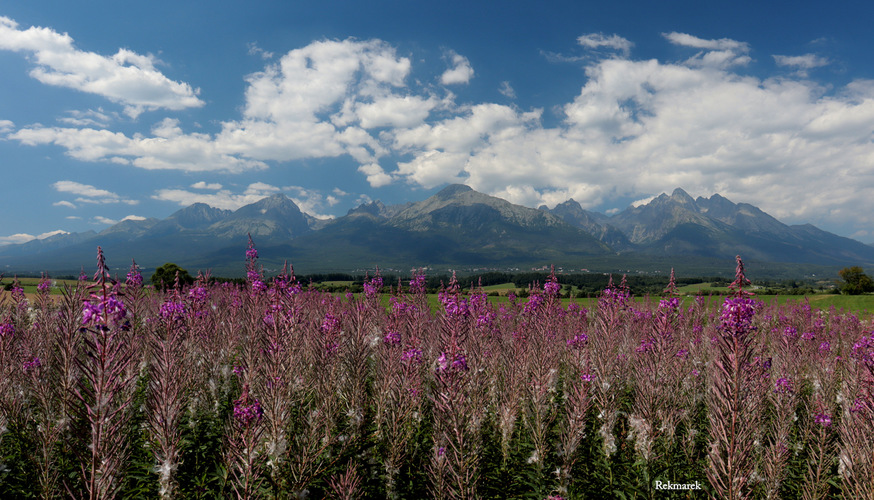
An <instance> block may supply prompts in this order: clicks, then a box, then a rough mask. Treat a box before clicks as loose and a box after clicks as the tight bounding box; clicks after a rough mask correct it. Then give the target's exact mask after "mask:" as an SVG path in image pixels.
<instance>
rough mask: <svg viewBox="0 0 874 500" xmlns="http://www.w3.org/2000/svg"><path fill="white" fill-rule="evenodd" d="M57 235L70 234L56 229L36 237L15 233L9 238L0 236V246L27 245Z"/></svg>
mask: <svg viewBox="0 0 874 500" xmlns="http://www.w3.org/2000/svg"><path fill="white" fill-rule="evenodd" d="M59 234H70V233H69V232H67V231H63V230H61V229H57V230H55V231H49V232H47V233H42V234H38V235H36V236H34V235H32V234H27V233H17V234H12V235H9V236H0V246H3V245H16V244H19V243H27V242H28V241H32V240H44V239H46V238H49V237H52V236H57V235H59Z"/></svg>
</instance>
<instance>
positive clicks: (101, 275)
mask: <svg viewBox="0 0 874 500" xmlns="http://www.w3.org/2000/svg"><path fill="white" fill-rule="evenodd" d="M110 279H111V278H110V277H109V272H108V270H107V269H106V261H105V258H104V256H103V249H102V248H100V247H97V272H96V274H95V275H94V280H95V281H96V283H95V284H94V285H92V288H96V289H99V293H98V294H92V295H91V298H92V300H96V301H97V304H94V303H92V302H86V303H85V310H84V311H83V317H84V319H83V322H84V324H85V326H86V327H88V328H86V329H84V332H85V333H86V338H85V340H84V346H85V349H86V350H87V352H86V354H87V355H86V356H82V357H80V358H78V359H77V364H78V366H79V369H80V370H81V372H82V373H83V374H84V375H85V377H84V379H83V380H81V381H80V383H79V385H78V387H76V388H74V389H73V395H74V396H75V398H76V399H78V400H79V402H80V403H81V406H79V407H77V410H78V411H79V413H80V415H79V417H80V418H82V419H84V420H85V421H86V422H88V424H89V426H90V443H89V445H88V455H89V456H88V462H89V465H88V466H87V467H83V468H82V473H83V481H84V484H85V489H86V491H87V493H88V497H89V498H90V499H97V498H111V497H113V496H115V493H116V492H117V490H118V488H119V487H120V486H121V484H120V482H119V475H120V473H121V471H122V467H123V465H124V464H125V462H126V455H127V450H128V443H127V439H126V437H125V436H124V435H123V433H122V431H123V429H124V428H125V425H126V423H127V421H128V419H129V418H130V412H129V411H128V410H129V406H130V403H131V400H132V398H133V392H132V390H131V389H132V387H133V383H132V382H133V378H134V377H135V376H136V371H133V370H129V369H128V368H129V365H130V364H131V362H132V357H133V348H132V346H131V345H130V344H129V343H128V342H125V340H124V337H122V336H121V335H120V334H119V333H120V331H121V329H122V328H126V327H127V325H126V324H122V320H123V319H124V317H125V315H126V311H125V308H124V304H123V303H122V302H121V301H120V300H119V299H118V297H117V296H116V293H117V290H116V288H115V287H114V286H112V284H111V283H110Z"/></svg>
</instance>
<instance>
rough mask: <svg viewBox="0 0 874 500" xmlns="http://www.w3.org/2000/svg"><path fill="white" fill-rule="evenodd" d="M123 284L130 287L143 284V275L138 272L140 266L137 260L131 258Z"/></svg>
mask: <svg viewBox="0 0 874 500" xmlns="http://www.w3.org/2000/svg"><path fill="white" fill-rule="evenodd" d="M124 283H125V285H127V286H129V287H131V288H140V287H142V286H143V275H142V274H140V266H138V265H137V262H136V261H135V260H133V259H131V266H130V271H128V272H127V277H126V278H125V281H124Z"/></svg>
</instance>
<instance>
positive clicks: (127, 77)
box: [0, 16, 204, 118]
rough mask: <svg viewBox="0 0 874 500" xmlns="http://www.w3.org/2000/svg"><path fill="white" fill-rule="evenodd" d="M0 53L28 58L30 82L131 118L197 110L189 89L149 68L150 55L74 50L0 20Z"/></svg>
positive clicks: (44, 33) (68, 40)
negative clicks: (97, 101)
mask: <svg viewBox="0 0 874 500" xmlns="http://www.w3.org/2000/svg"><path fill="white" fill-rule="evenodd" d="M0 50H11V51H15V52H24V53H27V54H30V55H31V56H32V59H31V60H32V62H33V63H34V66H35V67H34V68H33V69H32V70H31V72H30V76H32V77H33V78H35V79H37V80H39V81H40V82H42V83H44V84H46V85H55V86H59V87H68V88H71V89H74V90H78V91H81V92H86V93H89V94H96V95H99V96H102V97H105V98H106V99H109V100H110V101H112V102H116V103H119V104H121V105H123V106H124V110H125V113H126V114H128V115H129V116H131V117H134V118H135V117H137V116H138V115H139V114H140V113H142V112H143V111H149V110H156V109H169V110H180V109H185V108H191V107H199V106H203V104H204V102H203V101H201V100H200V99H199V98H198V97H197V94H198V93H199V90H198V89H193V88H192V87H191V86H190V85H189V84H187V83H183V82H175V81H173V80H171V79H169V78H167V77H166V76H164V74H162V73H161V72H160V71H158V70H157V69H156V68H155V65H156V64H157V63H158V62H159V61H157V60H156V59H155V58H154V57H153V56H151V55H141V54H137V53H135V52H132V51H130V50H127V49H119V50H118V52H116V53H115V54H113V55H111V56H103V55H100V54H95V53H93V52H85V51H82V50H79V49H77V48H76V47H75V46H74V44H73V38H72V37H70V35H68V34H66V33H57V32H55V31H53V30H51V29H49V28H41V27H35V26H32V27H30V28H27V29H19V28H18V23H16V22H15V21H13V20H12V19H10V18H8V17H3V16H0Z"/></svg>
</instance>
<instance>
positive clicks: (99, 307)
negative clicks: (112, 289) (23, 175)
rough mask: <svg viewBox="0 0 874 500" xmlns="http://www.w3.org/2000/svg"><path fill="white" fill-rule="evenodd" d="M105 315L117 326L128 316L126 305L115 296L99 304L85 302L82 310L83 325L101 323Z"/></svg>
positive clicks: (110, 296)
mask: <svg viewBox="0 0 874 500" xmlns="http://www.w3.org/2000/svg"><path fill="white" fill-rule="evenodd" d="M104 313H105V314H106V315H107V317H108V318H111V319H112V320H113V321H114V322H115V323H116V324H118V323H121V322H122V321H123V320H124V318H125V316H127V311H126V310H125V308H124V303H123V302H122V301H121V300H119V299H118V297H116V296H115V295H109V296H108V297H106V299H105V300H103V299H101V300H100V302H98V303H97V304H92V303H91V302H85V305H84V307H83V308H82V324H83V325H90V324H93V323H98V322H101V321H102V319H103V314H104Z"/></svg>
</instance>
